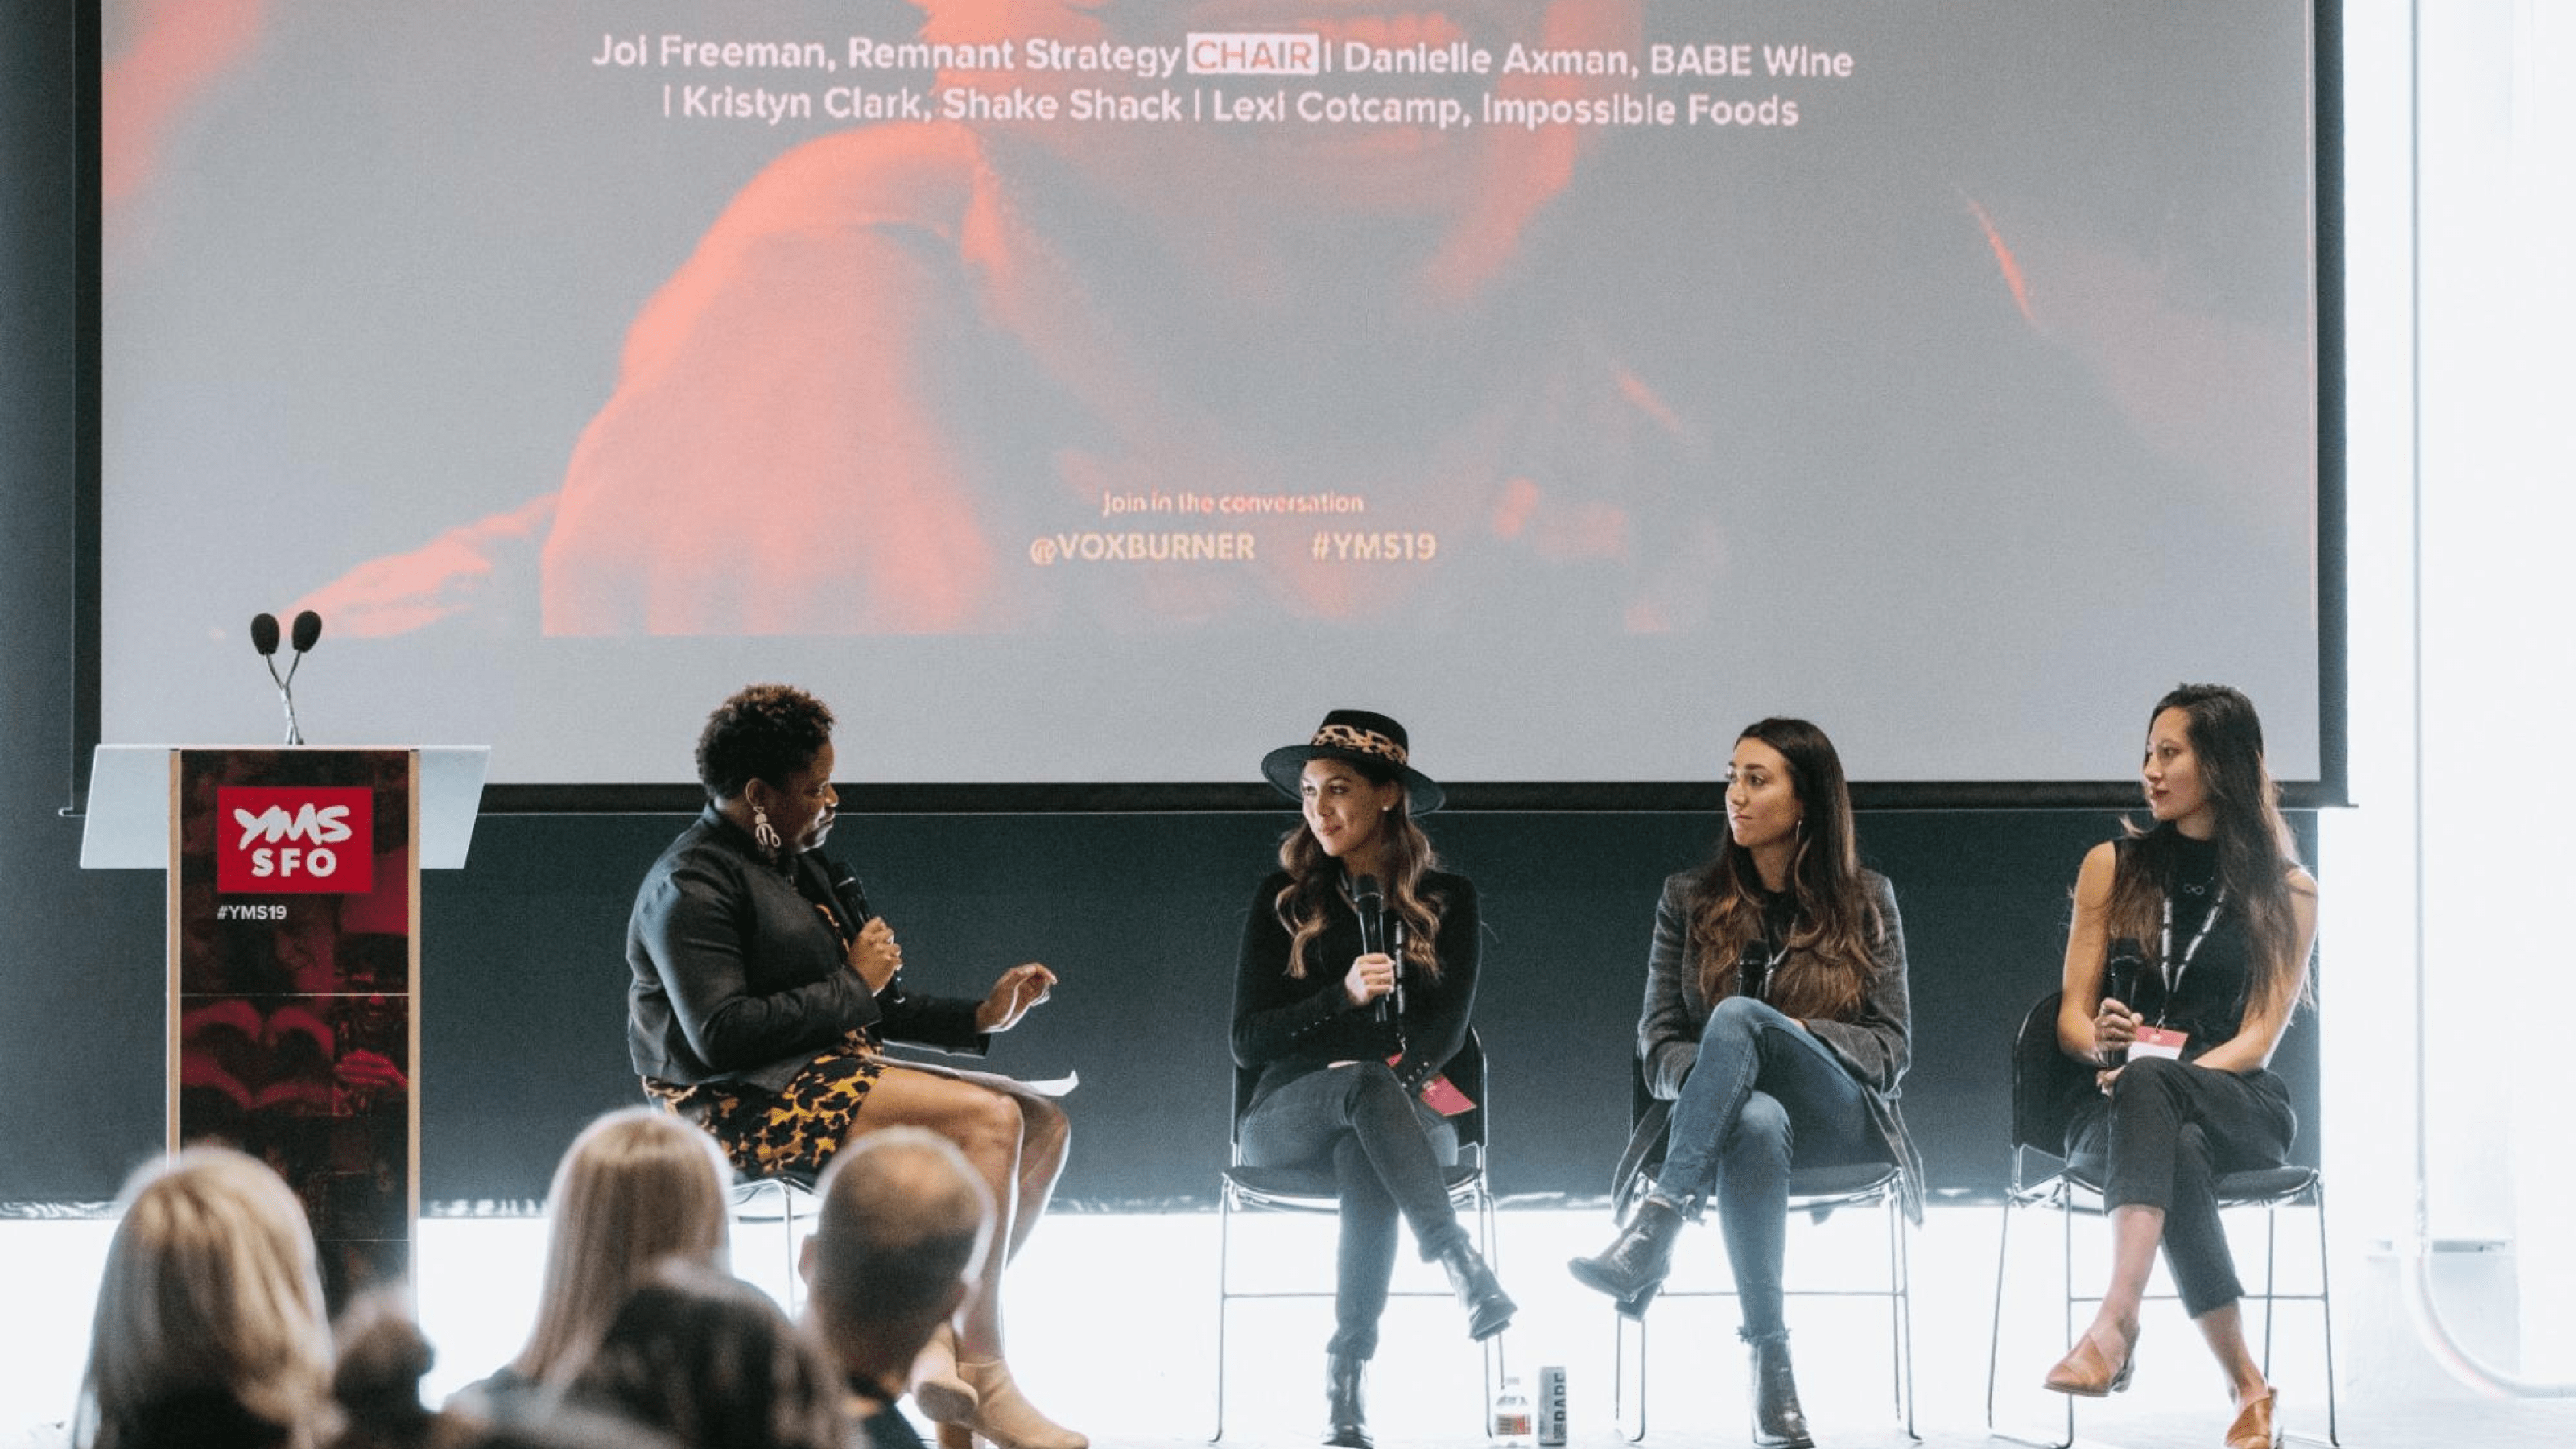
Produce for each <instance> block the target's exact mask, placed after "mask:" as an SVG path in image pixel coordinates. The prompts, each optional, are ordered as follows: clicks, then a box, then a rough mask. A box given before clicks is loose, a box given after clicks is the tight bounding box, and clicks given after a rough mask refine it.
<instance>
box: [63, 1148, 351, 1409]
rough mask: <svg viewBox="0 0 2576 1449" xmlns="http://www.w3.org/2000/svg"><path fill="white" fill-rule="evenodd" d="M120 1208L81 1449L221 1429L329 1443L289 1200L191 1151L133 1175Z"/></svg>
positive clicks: (302, 1260)
mask: <svg viewBox="0 0 2576 1449" xmlns="http://www.w3.org/2000/svg"><path fill="white" fill-rule="evenodd" d="M119 1201H120V1203H121V1204H122V1207H123V1213H122V1216H121V1219H120V1221H119V1222H118V1223H117V1227H116V1235H115V1237H114V1239H113V1240H112V1241H111V1242H110V1244H109V1246H108V1251H107V1268H106V1272H105V1273H104V1274H103V1275H102V1276H101V1278H100V1281H99V1287H98V1311H97V1315H96V1317H95V1318H94V1319H93V1321H92V1324H91V1328H90V1351H89V1368H88V1371H87V1373H86V1375H85V1377H84V1380H83V1384H82V1392H81V1426H80V1429H79V1430H78V1431H77V1432H76V1434H75V1440H76V1442H78V1443H80V1444H82V1445H84V1446H88V1449H130V1446H141V1445H147V1444H155V1443H161V1442H167V1441H170V1440H171V1439H172V1438H173V1437H174V1435H175V1434H177V1433H178V1432H179V1431H181V1430H183V1429H184V1430H187V1431H190V1432H191V1433H192V1434H197V1435H203V1434H204V1433H206V1432H208V1431H212V1430H215V1429H217V1428H218V1427H221V1428H223V1429H225V1430H226V1431H228V1434H227V1437H229V1438H231V1439H232V1440H233V1441H234V1442H239V1443H246V1444H275V1445H280V1446H286V1449H301V1446H304V1445H308V1444H311V1443H313V1442H315V1440H316V1439H317V1438H319V1437H320V1436H321V1435H323V1434H324V1433H326V1432H327V1431H328V1430H329V1429H330V1427H331V1425H332V1423H333V1420H334V1414H333V1411H332V1409H331V1407H330V1390H331V1335H330V1327H329V1322H328V1318H327V1315H326V1313H325V1311H324V1309H323V1306H322V1285H321V1281H320V1279H319V1277H318V1276H317V1275H316V1273H315V1271H314V1254H313V1235H312V1232H311V1231H310V1229H308V1228H307V1227H306V1226H305V1221H304V1208H303V1205H302V1204H301V1203H299V1202H297V1201H296V1198H295V1194H294V1192H293V1191H292V1190H291V1189H289V1188H288V1187H287V1185H286V1184H285V1183H284V1182H283V1181H281V1180H280V1179H279V1178H278V1176H277V1174H276V1173H274V1172H271V1171H270V1170H269V1169H268V1168H266V1167H264V1166H262V1165H261V1164H260V1163H259V1162H258V1161H256V1160H254V1159H252V1158H250V1157H247V1156H244V1155H243V1154H241V1153H239V1152H235V1151H232V1150H231V1149H229V1148H222V1147H191V1148H189V1149H187V1150H186V1151H184V1152H180V1153H178V1154H177V1155H175V1156H173V1157H171V1158H169V1159H167V1160H166V1161H155V1162H152V1163H150V1164H147V1165H146V1166H144V1167H143V1168H142V1169H140V1170H139V1171H137V1172H136V1173H135V1175H134V1176H133V1177H132V1178H131V1179H130V1180H129V1181H128V1182H127V1183H126V1187H125V1191H124V1194H123V1195H122V1197H121V1198H120V1199H119Z"/></svg>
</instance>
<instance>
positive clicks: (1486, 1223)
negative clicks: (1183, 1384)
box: [1208, 1029, 1506, 1443]
mask: <svg viewBox="0 0 2576 1449" xmlns="http://www.w3.org/2000/svg"><path fill="white" fill-rule="evenodd" d="M1441 1073H1442V1075H1445V1076H1446V1077H1448V1078H1449V1080H1450V1082H1451V1083H1452V1084H1453V1085H1455V1086H1456V1087H1457V1088H1458V1090H1459V1091H1461V1092H1463V1093H1465V1094H1466V1096H1467V1100H1469V1101H1471V1102H1473V1103H1475V1104H1476V1105H1475V1106H1474V1107H1473V1108H1471V1109H1470V1110H1468V1111H1465V1112H1461V1113H1459V1114H1458V1115H1457V1116H1455V1117H1451V1118H1448V1119H1447V1121H1448V1123H1449V1126H1450V1128H1451V1129H1452V1130H1453V1131H1455V1132H1456V1133H1457V1134H1458V1161H1457V1164H1456V1165H1455V1166H1453V1167H1451V1168H1449V1169H1448V1170H1447V1179H1448V1187H1449V1201H1450V1202H1452V1203H1454V1204H1456V1205H1457V1206H1458V1207H1460V1208H1461V1209H1466V1210H1468V1211H1469V1213H1470V1215H1471V1216H1472V1217H1473V1218H1474V1220H1475V1225H1476V1227H1475V1232H1476V1250H1477V1251H1478V1252H1480V1253H1482V1254H1484V1256H1485V1261H1486V1262H1487V1263H1489V1264H1492V1265H1494V1266H1495V1268H1496V1269H1497V1270H1499V1269H1500V1267H1501V1262H1500V1260H1499V1259H1498V1258H1497V1256H1496V1254H1495V1244H1496V1241H1497V1234H1496V1232H1495V1221H1494V1194H1493V1189H1492V1187H1491V1186H1490V1184H1489V1183H1488V1181H1487V1178H1486V1175H1485V1143H1486V1130H1487V1129H1486V1123H1487V1119H1488V1118H1489V1117H1491V1115H1492V1113H1493V1108H1494V1099H1493V1085H1492V1076H1491V1073H1490V1072H1489V1071H1488V1069H1487V1066H1486V1062H1485V1049H1484V1044H1483V1043H1482V1042H1481V1041H1480V1040H1478V1038H1477V1036H1476V1033H1475V1032H1474V1031H1473V1030H1472V1029H1471V1030H1469V1031H1468V1033H1467V1041H1466V1044H1465V1045H1463V1046H1461V1047H1459V1048H1458V1054H1457V1055H1456V1056H1453V1057H1451V1058H1450V1059H1449V1060H1448V1062H1447V1064H1445V1065H1444V1066H1443V1067H1442V1068H1441ZM1260 1081H1261V1073H1260V1072H1258V1071H1256V1070H1253V1069H1250V1068H1246V1067H1237V1068H1235V1071H1234V1113H1233V1116H1232V1118H1231V1119H1230V1121H1231V1124H1232V1127H1231V1140H1232V1142H1233V1151H1232V1165H1230V1166H1228V1167H1227V1168H1226V1169H1225V1173H1224V1175H1223V1177H1222V1178H1221V1180H1220V1181H1219V1183H1218V1187H1217V1206H1216V1211H1217V1279H1216V1283H1217V1287H1216V1292H1217V1312H1216V1431H1215V1432H1214V1433H1212V1434H1210V1435H1208V1442H1210V1443H1215V1442H1216V1441H1218V1440H1220V1439H1223V1438H1224V1437H1225V1368H1226V1364H1225V1327H1226V1318H1227V1315H1228V1314H1229V1313H1230V1312H1231V1311H1232V1309H1233V1307H1234V1304H1235V1301H1236V1300H1238V1299H1257V1298H1323V1299H1330V1298H1331V1297H1332V1296H1333V1293H1334V1290H1333V1289H1331V1288H1321V1289H1316V1288H1299V1289H1281V1290H1271V1291H1243V1290H1238V1289H1237V1288H1236V1287H1235V1286H1234V1231H1233V1225H1234V1215H1235V1214H1236V1213H1238V1212H1249V1211H1257V1210H1264V1209H1267V1210H1274V1211H1284V1212H1306V1213H1335V1212H1339V1211H1340V1210H1341V1189H1340V1187H1339V1185H1338V1184H1337V1183H1335V1181H1334V1179H1333V1170H1332V1169H1331V1168H1330V1167H1325V1168H1322V1169H1310V1168H1297V1167H1246V1166H1244V1165H1243V1163H1242V1157H1243V1135H1242V1129H1243V1114H1244V1111H1245V1109H1246V1108H1248V1107H1250V1106H1251V1105H1252V1092H1253V1088H1254V1087H1255V1086H1257V1085H1259V1083H1260ZM1387 1296H1388V1298H1389V1299H1396V1298H1443V1299H1445V1298H1448V1297H1449V1296H1450V1294H1449V1292H1448V1291H1447V1290H1446V1289H1426V1288H1401V1289H1395V1290H1392V1291H1390V1292H1389V1293H1388V1295H1387ZM1505 1337H1506V1335H1505V1334H1499V1333H1498V1334H1496V1335H1494V1336H1493V1337H1491V1338H1489V1339H1486V1340H1485V1341H1484V1343H1483V1344H1481V1345H1479V1346H1480V1347H1481V1348H1482V1349H1483V1350H1484V1361H1485V1380H1484V1391H1483V1393H1482V1394H1480V1395H1479V1396H1478V1398H1477V1400H1476V1423H1477V1424H1478V1426H1479V1429H1480V1432H1481V1431H1482V1429H1483V1428H1484V1427H1485V1425H1486V1412H1485V1411H1486V1407H1487V1405H1489V1404H1491V1403H1492V1402H1493V1397H1494V1385H1495V1384H1497V1383H1498V1382H1500V1381H1501V1378H1502V1373H1503V1339H1504V1338H1505Z"/></svg>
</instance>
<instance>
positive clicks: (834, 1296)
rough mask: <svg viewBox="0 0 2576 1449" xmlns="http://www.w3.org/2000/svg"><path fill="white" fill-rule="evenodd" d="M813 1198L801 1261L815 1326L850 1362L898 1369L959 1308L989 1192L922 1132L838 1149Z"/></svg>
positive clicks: (984, 1227) (952, 1151) (874, 1369)
mask: <svg viewBox="0 0 2576 1449" xmlns="http://www.w3.org/2000/svg"><path fill="white" fill-rule="evenodd" d="M821 1193H822V1205H821V1206H820V1207H819V1208H818V1209H817V1210H816V1215H815V1225H814V1236H813V1237H811V1238H809V1239H807V1240H806V1243H805V1258H804V1270H805V1282H806V1287H807V1289H808V1291H809V1293H810V1294H811V1299H810V1302H811V1304H812V1310H813V1315H814V1319H815V1322H816V1324H817V1326H818V1327H819V1328H820V1329H821V1331H822V1333H823V1336H824V1338H825V1340H826V1341H827V1342H828V1343H829V1344H830V1345H831V1347H832V1349H833V1351H834V1352H835V1353H837V1354H839V1355H840V1357H841V1359H842V1360H843V1362H845V1363H847V1364H848V1365H849V1366H850V1367H852V1368H855V1369H858V1370H861V1371H862V1372H867V1373H872V1374H877V1375H880V1376H883V1375H891V1374H898V1373H900V1372H901V1371H902V1370H903V1369H904V1368H905V1367H906V1366H907V1365H909V1364H910V1363H911V1362H912V1358H913V1355H914V1354H916V1353H918V1352H920V1350H921V1346H922V1345H923V1344H924V1343H926V1342H928V1341H929V1338H930V1335H931V1333H932V1331H933V1330H935V1329H936V1328H938V1326H939V1325H940V1324H942V1323H945V1322H946V1321H948V1318H949V1316H950V1315H951V1314H953V1313H955V1312H956V1311H957V1309H958V1306H959V1305H960V1304H962V1303H964V1302H965V1299H966V1294H967V1293H968V1291H969V1290H970V1285H972V1283H973V1282H974V1280H975V1276H976V1274H977V1273H978V1272H980V1271H981V1269H982V1267H983V1261H984V1254H985V1253H986V1252H987V1251H988V1250H989V1248H990V1246H991V1240H992V1235H993V1195H992V1193H991V1191H990V1190H989V1189H987V1188H986V1187H985V1186H984V1181H983V1179H982V1178H980V1177H978V1176H977V1175H976V1174H975V1170H974V1169H973V1168H971V1167H969V1166H967V1165H966V1159H965V1156H964V1155H963V1154H961V1153H960V1152H958V1150H957V1148H956V1145H955V1144H953V1143H951V1142H950V1141H948V1139H946V1138H944V1137H940V1136H938V1135H936V1134H934V1133H931V1132H927V1131H924V1130H923V1129H921V1128H919V1127H888V1128H885V1129H883V1130H882V1131H877V1132H871V1133H869V1134H868V1135H866V1136H864V1137H861V1138H860V1139H858V1141H856V1142H854V1143H852V1144H851V1145H850V1146H848V1147H846V1148H844V1149H842V1151H841V1153H840V1155H839V1156H838V1157H835V1158H834V1159H833V1160H832V1166H831V1169H830V1170H829V1171H828V1172H826V1173H825V1174H824V1175H823V1181H822V1185H821Z"/></svg>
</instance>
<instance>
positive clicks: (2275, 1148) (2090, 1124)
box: [2066, 1057, 2299, 1318]
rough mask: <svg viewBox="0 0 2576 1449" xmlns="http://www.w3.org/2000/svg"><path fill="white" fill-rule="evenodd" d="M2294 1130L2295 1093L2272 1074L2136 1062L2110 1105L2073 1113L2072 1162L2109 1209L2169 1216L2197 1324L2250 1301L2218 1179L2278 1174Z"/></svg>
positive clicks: (2167, 1240)
mask: <svg viewBox="0 0 2576 1449" xmlns="http://www.w3.org/2000/svg"><path fill="white" fill-rule="evenodd" d="M2298 1130H2299V1118H2298V1114H2297V1113H2295V1112H2293V1111H2291V1110H2290V1093H2289V1089H2288V1088H2287V1087H2285V1086H2283V1085H2282V1084H2281V1079H2280V1078H2278V1077H2276V1076H2274V1075H2272V1074H2271V1073H2270V1072H2268V1071H2252V1072H2246V1073H2243V1074H2239V1073H2236V1072H2222V1071H2213V1070H2210V1069H2208V1068H2205V1067H2195V1066H2191V1065H2188V1064H2186V1063H2183V1062H2179V1061H2176V1060H2174V1059H2172V1058H2170V1057H2139V1058H2137V1059H2135V1060H2133V1061H2131V1062H2130V1063H2129V1064H2128V1065H2127V1066H2126V1067H2124V1068H2122V1069H2121V1072H2120V1075H2119V1077H2118V1078H2117V1079H2116V1080H2114V1081H2113V1082H2112V1084H2111V1095H2110V1096H2108V1097H2103V1096H2100V1095H2098V1094H2096V1095H2094V1096H2090V1097H2087V1098H2086V1099H2085V1100H2084V1101H2083V1102H2082V1103H2081V1104H2079V1105H2078V1106H2077V1108H2076V1110H2075V1120H2074V1121H2073V1122H2072V1123H2070V1124H2068V1126H2067V1129H2066V1151H2067V1161H2068V1162H2069V1163H2070V1164H2071V1165H2072V1166H2073V1167H2074V1168H2075V1170H2076V1171H2077V1172H2078V1173H2081V1174H2082V1175H2084V1176H2086V1177H2088V1178H2092V1179H2094V1180H2095V1181H2098V1182H2101V1183H2102V1184H2103V1188H2102V1201H2103V1202H2104V1204H2105V1205H2107V1206H2110V1207H2115V1208H2119V1207H2152V1208H2162V1209H2164V1214H2165V1235H2164V1250H2165V1266H2166V1267H2167V1268H2170V1269H2172V1270H2173V1280H2174V1291H2175V1292H2177V1293H2178V1294H2180V1295H2181V1297H2182V1306H2183V1311H2184V1312H2186V1313H2188V1314H2190V1315H2191V1316H2192V1317H2194V1318H2198V1317H2199V1316H2201V1315H2202V1314H2204V1313H2207V1312H2209V1311H2210V1310H2212V1309H2215V1308H2224V1307H2226V1306H2227V1305H2228V1304H2230V1303H2233V1302H2235V1301H2236V1300H2237V1299H2239V1298H2241V1297H2243V1296H2244V1294H2245V1290H2244V1288H2243V1286H2242V1285H2240V1284H2239V1283H2238V1282H2237V1281H2236V1260H2235V1259H2234V1258H2233V1257H2232V1256H2230V1255H2229V1253H2228V1251H2227V1232H2226V1229H2225V1228H2223V1227H2222V1226H2220V1224H2219V1221H2218V1189H2217V1182H2218V1175H2219V1174H2221V1173H2226V1172H2251V1171H2254V1170H2256V1169H2258V1168H2265V1167H2278V1166H2280V1165H2281V1164H2282V1163H2284V1162H2286V1161H2288V1160H2289V1157H2290V1141H2291V1139H2292V1138H2294V1137H2296V1136H2297V1135H2298Z"/></svg>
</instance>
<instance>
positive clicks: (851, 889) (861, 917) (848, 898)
mask: <svg viewBox="0 0 2576 1449" xmlns="http://www.w3.org/2000/svg"><path fill="white" fill-rule="evenodd" d="M823 873H824V874H825V875H826V876H828V877H830V879H831V882H832V899H833V900H834V901H836V902H838V903H839V904H840V907H841V914H842V915H843V916H844V917H846V918H847V919H848V920H849V923H850V930H851V932H852V933H853V934H856V933H857V931H858V929H859V927H861V926H864V925H866V924H867V923H868V922H869V921H871V920H873V919H875V917H876V912H874V911H871V910H869V909H868V892H867V888H866V887H865V886H862V885H860V884H859V876H858V872H856V871H854V870H852V869H850V867H849V866H848V865H847V864H846V863H844V862H841V861H837V860H832V861H825V862H824V863H823Z"/></svg>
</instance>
